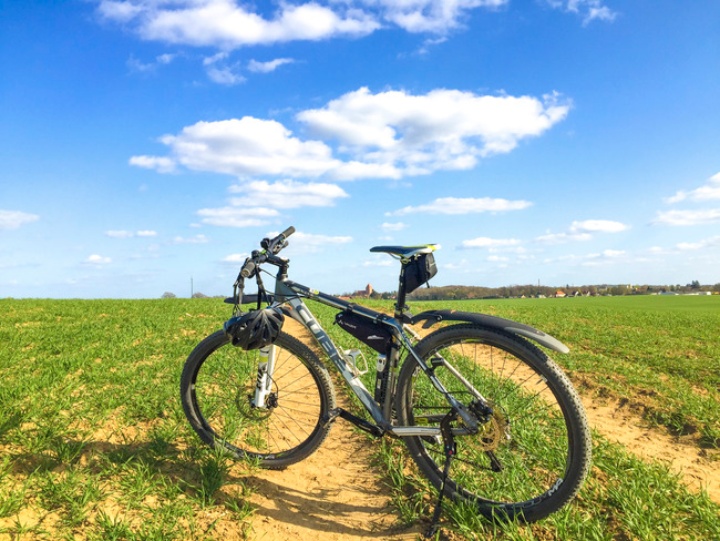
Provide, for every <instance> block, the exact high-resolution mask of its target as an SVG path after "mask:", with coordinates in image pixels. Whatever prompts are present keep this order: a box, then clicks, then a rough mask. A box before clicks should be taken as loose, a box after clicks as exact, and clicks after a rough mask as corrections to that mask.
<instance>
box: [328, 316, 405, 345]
mask: <svg viewBox="0 0 720 541" xmlns="http://www.w3.org/2000/svg"><path fill="white" fill-rule="evenodd" d="M335 323H337V324H338V325H339V326H340V327H342V329H343V330H344V331H345V332H347V333H349V334H351V335H353V336H354V337H355V338H357V339H358V340H360V341H361V342H362V343H364V344H367V345H368V346H370V347H371V348H373V349H374V350H375V351H377V352H378V353H382V354H383V355H385V354H387V352H388V350H389V348H390V346H391V344H392V332H391V331H390V329H388V328H387V327H386V326H384V325H381V324H380V323H375V322H374V321H371V320H370V319H368V318H366V317H362V316H359V315H357V314H354V313H353V312H351V311H349V310H345V311H344V312H340V313H339V314H338V315H336V316H335Z"/></svg>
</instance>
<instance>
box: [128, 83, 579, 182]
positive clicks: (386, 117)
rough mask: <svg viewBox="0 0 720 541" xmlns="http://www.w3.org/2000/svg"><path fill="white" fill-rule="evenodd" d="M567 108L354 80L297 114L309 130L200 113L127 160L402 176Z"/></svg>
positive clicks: (493, 143)
mask: <svg viewBox="0 0 720 541" xmlns="http://www.w3.org/2000/svg"><path fill="white" fill-rule="evenodd" d="M569 107H570V106H569V105H568V104H567V103H562V100H561V99H560V98H559V97H558V96H557V95H554V94H553V95H550V96H546V97H545V98H544V99H543V100H539V99H537V98H533V97H528V96H522V97H511V96H478V95H475V94H473V93H470V92H461V91H457V90H435V91H432V92H430V93H428V94H425V95H417V96H416V95H411V94H407V93H405V92H403V91H387V92H380V93H378V94H372V93H370V91H369V90H368V89H367V88H361V89H360V90H357V91H355V92H350V93H348V94H345V95H343V96H341V97H340V98H339V99H336V100H333V101H331V102H330V103H328V104H327V105H326V106H325V107H323V108H321V109H313V110H306V111H302V112H300V113H299V114H298V115H297V116H296V120H298V121H299V122H301V123H303V124H305V125H306V126H307V127H308V129H309V131H310V132H311V133H313V134H314V135H315V136H316V137H317V138H316V139H310V140H301V139H300V138H298V137H296V136H294V135H293V132H292V131H291V130H289V129H288V128H286V127H285V126H284V125H282V124H280V123H279V122H277V121H274V120H262V119H258V118H254V117H248V116H246V117H243V118H241V119H230V120H222V121H216V122H198V123H196V124H194V125H192V126H187V127H185V128H183V130H182V132H181V133H180V134H178V135H165V136H164V137H162V138H161V142H162V143H164V144H165V145H167V146H168V147H169V148H170V156H167V157H153V156H135V157H133V158H131V160H130V163H131V164H133V165H137V166H140V167H146V168H150V169H156V170H157V171H159V172H172V171H174V170H176V169H177V168H178V167H179V166H183V167H186V168H188V169H193V170H198V171H211V172H215V173H225V174H230V175H235V176H241V177H242V176H254V175H276V176H280V175H282V176H285V177H291V178H298V177H305V178H313V177H319V176H323V175H324V176H327V177H328V178H331V179H333V180H353V179H360V178H391V179H399V178H402V177H403V176H416V175H425V174H429V173H432V172H433V171H437V170H453V169H471V168H473V167H474V166H475V165H476V164H477V161H478V159H480V158H482V157H486V156H490V155H492V154H498V153H505V152H510V151H511V150H512V149H513V148H515V147H516V146H517V144H518V143H519V142H520V140H522V139H525V138H528V137H533V136H538V135H541V134H542V133H543V132H545V131H546V130H548V129H549V128H550V127H552V126H553V125H554V124H555V123H557V122H559V121H561V120H562V119H563V118H565V116H566V115H567V113H568V111H569ZM331 142H332V143H334V144H336V147H335V148H334V149H333V148H332V147H331V146H330V144H331ZM340 156H342V158H343V159H340Z"/></svg>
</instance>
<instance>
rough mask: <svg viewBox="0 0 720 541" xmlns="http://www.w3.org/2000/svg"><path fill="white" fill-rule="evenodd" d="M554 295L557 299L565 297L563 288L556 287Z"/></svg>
mask: <svg viewBox="0 0 720 541" xmlns="http://www.w3.org/2000/svg"><path fill="white" fill-rule="evenodd" d="M555 297H557V298H558V299H562V298H563V297H567V295H566V294H565V292H564V291H563V290H561V289H558V290H557V291H556V292H555Z"/></svg>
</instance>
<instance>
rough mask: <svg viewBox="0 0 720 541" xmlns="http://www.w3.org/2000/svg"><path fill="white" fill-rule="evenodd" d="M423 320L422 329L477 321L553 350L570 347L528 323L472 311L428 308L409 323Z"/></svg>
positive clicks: (567, 350) (564, 349)
mask: <svg viewBox="0 0 720 541" xmlns="http://www.w3.org/2000/svg"><path fill="white" fill-rule="evenodd" d="M423 320H426V321H425V323H424V324H423V328H424V329H427V328H428V327H432V326H433V325H435V324H436V323H439V322H441V321H467V322H468V323H477V324H478V325H483V326H484V327H491V328H495V329H502V330H504V331H508V332H511V333H514V334H519V335H520V336H524V337H525V338H530V339H531V340H535V342H537V343H538V344H540V345H542V346H545V347H546V348H548V349H551V350H553V351H557V352H560V353H568V352H569V351H570V348H568V347H567V346H566V345H565V344H563V343H562V342H560V340H558V339H556V338H553V337H552V336H550V335H549V334H545V333H544V332H542V331H539V330H537V329H535V328H534V327H530V326H529V325H524V324H523V323H518V322H517V321H511V320H509V319H504V318H501V317H497V316H489V315H487V314H477V313H474V312H457V311H455V310H429V311H427V312H423V313H421V314H418V315H416V316H414V317H413V318H411V319H410V323H411V324H415V323H418V322H419V321H423Z"/></svg>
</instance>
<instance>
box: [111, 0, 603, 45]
mask: <svg viewBox="0 0 720 541" xmlns="http://www.w3.org/2000/svg"><path fill="white" fill-rule="evenodd" d="M588 1H589V2H590V3H591V4H595V3H597V2H592V0H588ZM508 2H509V0H402V1H398V0H344V1H342V2H338V1H336V0H313V1H308V2H305V3H296V4H293V3H290V2H279V3H278V4H279V6H278V9H277V10H276V11H275V12H274V13H271V14H267V15H266V14H263V13H260V12H259V10H253V9H252V6H251V4H249V3H247V2H242V3H241V2H239V1H237V0H173V1H167V0H102V1H101V2H100V3H99V6H98V13H99V14H100V16H101V17H102V18H103V19H105V20H109V21H114V22H117V23H119V24H122V25H123V26H125V27H126V28H130V29H132V30H133V31H134V32H135V33H137V34H138V35H139V36H140V37H141V38H142V39H145V40H152V41H160V42H164V43H169V44H177V45H190V46H196V47H208V46H209V47H217V48H219V49H222V50H232V49H237V48H239V47H245V46H253V45H271V44H277V43H287V42H291V41H322V40H329V39H335V38H358V37H363V36H367V35H369V34H372V33H373V32H376V31H377V30H380V29H381V28H383V27H385V28H393V27H394V28H400V29H402V30H405V31H407V32H412V33H420V32H422V33H431V34H435V35H440V36H442V35H445V34H447V33H448V32H449V31H451V30H453V29H456V28H458V27H460V26H462V21H463V19H464V18H465V17H466V16H467V15H468V14H469V13H470V12H471V11H472V10H475V9H489V10H492V9H495V8H498V7H501V6H504V5H506V4H507V3H508ZM260 5H261V6H263V4H262V3H261V4H260ZM590 7H591V8H592V9H595V10H596V11H598V10H599V11H602V6H601V5H600V6H594V5H593V6H590ZM588 15H589V10H588ZM602 15H603V14H602V13H598V14H597V15H594V16H595V17H597V18H602ZM586 18H587V15H586Z"/></svg>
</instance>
